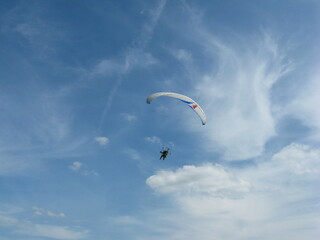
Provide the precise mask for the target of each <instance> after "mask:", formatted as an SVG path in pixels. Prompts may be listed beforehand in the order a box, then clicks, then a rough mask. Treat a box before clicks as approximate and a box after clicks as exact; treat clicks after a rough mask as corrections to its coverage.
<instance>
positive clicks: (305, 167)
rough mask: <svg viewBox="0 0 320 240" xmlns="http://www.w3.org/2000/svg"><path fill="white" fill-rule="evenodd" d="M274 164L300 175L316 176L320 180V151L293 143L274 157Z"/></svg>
mask: <svg viewBox="0 0 320 240" xmlns="http://www.w3.org/2000/svg"><path fill="white" fill-rule="evenodd" d="M272 161H273V162H274V164H276V165H279V167H280V166H285V167H286V169H288V170H290V171H291V172H293V173H295V174H298V175H306V174H307V175H309V174H312V175H316V176H319V178H320V149H312V148H311V147H310V146H308V145H304V144H297V143H292V144H290V145H289V146H287V147H285V148H283V149H282V150H281V151H280V152H279V153H277V154H275V155H274V156H273V157H272Z"/></svg>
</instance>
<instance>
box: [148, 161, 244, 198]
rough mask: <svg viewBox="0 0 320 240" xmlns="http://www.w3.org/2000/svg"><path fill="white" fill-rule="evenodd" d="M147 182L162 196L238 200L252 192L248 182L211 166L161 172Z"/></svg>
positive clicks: (219, 167) (188, 167) (187, 167)
mask: <svg viewBox="0 0 320 240" xmlns="http://www.w3.org/2000/svg"><path fill="white" fill-rule="evenodd" d="M146 182H147V184H148V185H149V186H150V187H151V188H153V189H154V190H155V191H157V192H159V193H162V194H169V193H173V194H181V195H189V196H196V195H208V196H212V197H221V198H224V197H230V198H237V197H240V196H242V195H243V194H244V193H247V192H249V191H250V184H249V183H248V182H246V181H244V180H241V179H238V178H236V177H235V176H234V175H233V174H232V173H230V172H227V171H226V170H225V169H224V168H222V167H221V166H218V165H211V164H207V165H203V166H198V167H197V166H184V167H182V168H179V169H177V170H176V171H165V170H164V171H160V172H158V173H157V174H156V175H153V176H151V177H149V178H148V179H147V181H146Z"/></svg>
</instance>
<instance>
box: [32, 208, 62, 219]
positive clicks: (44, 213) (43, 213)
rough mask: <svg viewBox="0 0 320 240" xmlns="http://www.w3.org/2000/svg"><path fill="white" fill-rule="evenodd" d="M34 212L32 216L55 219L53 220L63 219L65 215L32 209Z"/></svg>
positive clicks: (41, 209)
mask: <svg viewBox="0 0 320 240" xmlns="http://www.w3.org/2000/svg"><path fill="white" fill-rule="evenodd" d="M32 209H33V210H34V214H35V215H38V216H48V217H55V218H64V217H66V215H65V214H64V213H55V212H53V211H49V210H45V209H43V208H39V207H36V206H34V207H32Z"/></svg>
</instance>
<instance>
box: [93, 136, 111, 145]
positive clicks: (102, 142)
mask: <svg viewBox="0 0 320 240" xmlns="http://www.w3.org/2000/svg"><path fill="white" fill-rule="evenodd" d="M94 140H95V141H96V142H97V143H99V145H100V146H105V145H107V144H108V143H109V139H108V138H107V137H96V138H95V139H94Z"/></svg>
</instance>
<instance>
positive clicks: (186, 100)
mask: <svg viewBox="0 0 320 240" xmlns="http://www.w3.org/2000/svg"><path fill="white" fill-rule="evenodd" d="M161 96H166V97H171V98H176V99H179V100H180V101H182V102H184V103H186V104H188V106H189V107H191V108H192V109H193V110H194V111H195V112H196V114H197V115H198V116H199V118H200V120H201V122H202V124H203V125H205V124H206V122H207V119H206V115H205V113H204V111H203V110H202V108H201V107H200V106H199V105H198V104H197V103H196V102H195V101H194V100H192V99H191V98H189V97H187V96H185V95H182V94H179V93H173V92H157V93H153V94H151V95H150V96H149V97H148V98H147V103H148V104H150V103H151V102H152V101H153V100H154V99H155V98H158V97H161Z"/></svg>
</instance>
